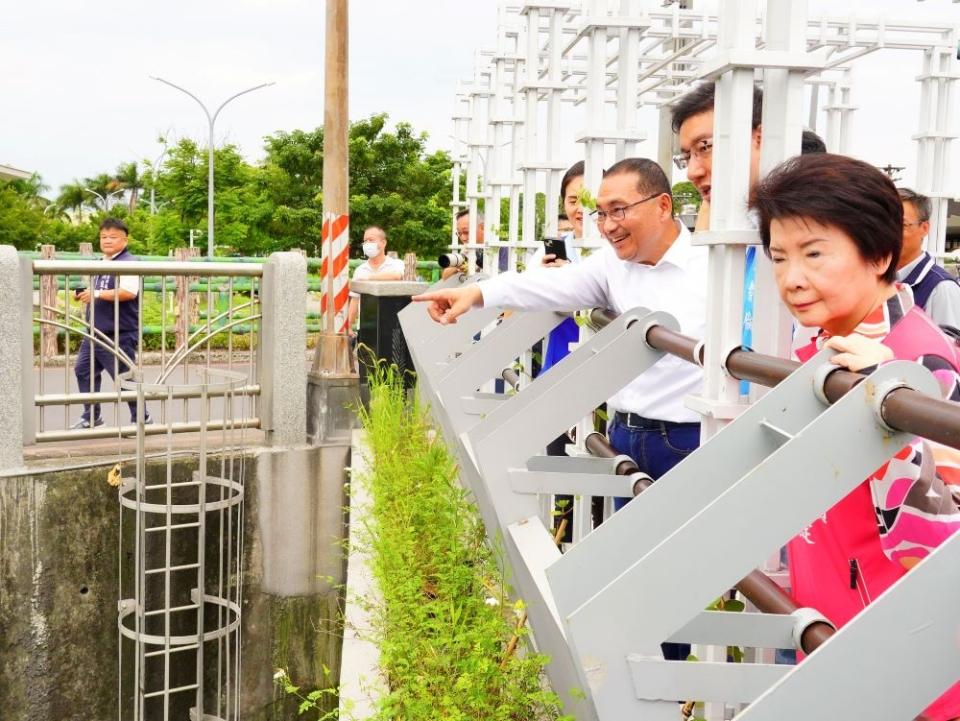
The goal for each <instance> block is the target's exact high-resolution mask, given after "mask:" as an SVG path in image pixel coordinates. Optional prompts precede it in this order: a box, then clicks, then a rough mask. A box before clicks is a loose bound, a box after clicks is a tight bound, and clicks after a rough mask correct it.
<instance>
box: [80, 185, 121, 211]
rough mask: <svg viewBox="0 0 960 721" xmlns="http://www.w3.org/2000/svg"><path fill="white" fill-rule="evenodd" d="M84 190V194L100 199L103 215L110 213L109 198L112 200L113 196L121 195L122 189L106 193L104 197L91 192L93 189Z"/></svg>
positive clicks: (94, 191)
mask: <svg viewBox="0 0 960 721" xmlns="http://www.w3.org/2000/svg"><path fill="white" fill-rule="evenodd" d="M84 190H85V191H86V192H88V193H90V194H91V195H96V196H97V197H98V198H100V202H101V203H103V212H104V213H107V212H109V211H110V198H112V197H113V196H114V195H121V194H122V193H123V189H122V188H121V189H120V190H113V191H111V192H109V193H107V194H106V195H105V196H104V195H102V194H100V193H98V192H97V191H96V190H93V189H91V188H87V187H84Z"/></svg>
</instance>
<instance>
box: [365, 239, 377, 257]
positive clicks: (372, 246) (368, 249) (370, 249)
mask: <svg viewBox="0 0 960 721" xmlns="http://www.w3.org/2000/svg"><path fill="white" fill-rule="evenodd" d="M363 254H364V255H365V256H367V257H368V258H376V257H377V256H378V255H380V244H379V243H377V242H376V241H373V242H371V243H364V244H363Z"/></svg>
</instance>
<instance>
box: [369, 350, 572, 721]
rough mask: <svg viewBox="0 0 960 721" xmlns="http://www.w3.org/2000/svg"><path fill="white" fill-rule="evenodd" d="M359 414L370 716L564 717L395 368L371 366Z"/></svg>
mask: <svg viewBox="0 0 960 721" xmlns="http://www.w3.org/2000/svg"><path fill="white" fill-rule="evenodd" d="M361 417H362V421H363V425H364V428H365V429H366V433H367V442H368V444H369V448H370V452H371V459H370V472H369V475H368V477H366V478H362V479H355V481H354V482H360V483H365V484H367V485H368V487H369V492H370V498H371V512H370V514H369V517H368V519H367V520H366V522H365V530H364V533H363V534H362V536H363V537H364V543H365V544H367V545H368V546H369V550H368V553H369V556H370V558H371V566H372V572H373V575H374V577H375V579H376V581H377V583H378V585H379V588H380V590H381V593H382V604H381V605H378V606H376V607H374V608H373V609H372V616H373V620H374V628H375V636H376V638H375V639H374V640H375V641H376V642H377V643H378V645H379V646H380V651H381V665H382V669H383V672H384V674H385V676H386V679H387V682H388V687H389V692H388V693H387V694H386V695H385V696H384V697H383V698H382V699H381V701H380V707H379V711H378V714H377V715H376V716H375V718H376V719H378V720H381V721H386V720H387V719H391V720H393V719H404V721H421V720H422V721H427V720H428V719H429V720H430V721H433V719H445V720H448V721H466V720H468V719H469V720H477V721H480V720H481V719H482V720H483V721H497V720H502V721H514V720H516V721H520V720H521V719H522V720H523V721H534V720H541V719H543V720H545V719H558V718H563V719H569V718H570V717H561V716H560V702H559V699H558V697H557V696H556V695H555V694H554V693H553V692H552V691H550V690H548V689H547V688H546V687H545V685H544V682H543V676H542V671H543V667H544V665H545V663H547V661H548V659H547V658H545V657H544V656H541V655H537V654H535V653H533V652H532V651H531V650H530V648H528V646H527V644H526V638H525V636H526V633H525V625H524V621H523V618H524V614H523V612H522V603H521V602H516V603H510V602H509V601H508V599H509V589H508V587H507V585H506V583H505V573H504V568H503V562H502V559H501V557H500V555H499V554H498V553H497V552H496V549H494V548H492V547H491V546H490V544H489V543H488V542H487V540H486V534H485V532H484V528H483V525H482V522H481V521H480V518H479V515H478V513H477V510H476V508H475V506H474V505H473V504H472V503H471V501H470V499H469V497H468V495H467V493H466V492H465V491H464V489H463V488H462V487H461V486H460V484H459V483H458V481H457V466H456V462H455V460H454V458H453V457H452V456H451V454H450V452H449V451H448V449H447V447H446V446H445V445H444V443H443V442H442V440H441V439H440V438H439V437H438V435H437V433H436V431H435V430H434V429H433V428H432V427H431V425H430V422H429V419H428V416H427V413H426V411H425V409H424V408H422V407H421V406H420V405H419V404H418V403H417V402H416V401H412V402H411V401H409V400H408V399H407V395H406V392H405V390H404V387H403V383H402V379H401V378H400V377H399V374H398V373H397V371H396V369H395V368H386V367H385V366H382V365H381V366H378V367H377V368H376V369H375V371H374V373H373V374H372V382H371V393H370V406H369V410H368V411H362V412H361Z"/></svg>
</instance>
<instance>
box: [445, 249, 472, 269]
mask: <svg viewBox="0 0 960 721" xmlns="http://www.w3.org/2000/svg"><path fill="white" fill-rule="evenodd" d="M466 262H467V256H466V254H464V253H457V252H453V253H444V254H443V255H441V256H440V257H439V258H437V265H439V266H440V267H441V268H449V267H451V266H453V267H454V268H459V267H460V266H461V265H464V264H466ZM477 267H478V268H483V253H482V252H480V251H479V250H478V251H477Z"/></svg>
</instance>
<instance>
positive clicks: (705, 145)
mask: <svg viewBox="0 0 960 721" xmlns="http://www.w3.org/2000/svg"><path fill="white" fill-rule="evenodd" d="M711 152H713V138H704V139H703V140H698V141H697V142H696V143H694V145H693V147H692V148H690V152H683V153H677V154H676V155H674V156H673V164H674V165H676V166H677V167H678V168H680V170H686V169H687V166H688V165H689V164H690V158H701V159H703V158H706V157H707V156H708V155H710V153H711Z"/></svg>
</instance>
